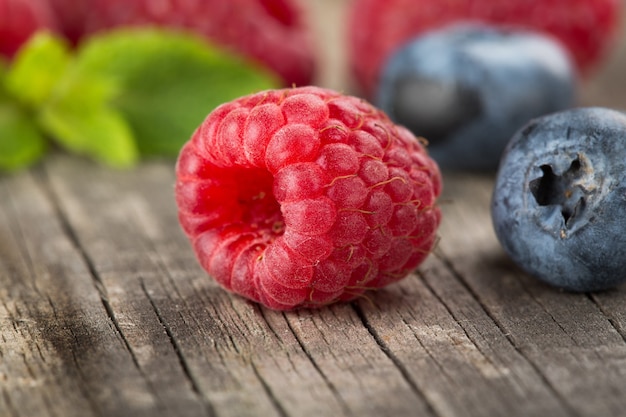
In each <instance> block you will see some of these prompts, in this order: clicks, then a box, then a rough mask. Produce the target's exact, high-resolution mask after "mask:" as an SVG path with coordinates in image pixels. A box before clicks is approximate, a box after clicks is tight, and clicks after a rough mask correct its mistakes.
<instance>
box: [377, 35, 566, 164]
mask: <svg viewBox="0 0 626 417" xmlns="http://www.w3.org/2000/svg"><path fill="white" fill-rule="evenodd" d="M576 84H577V77H576V75H575V70H574V69H573V66H572V63H571V61H570V59H569V56H568V55H567V53H566V52H565V51H564V50H563V48H562V47H561V45H560V44H559V43H557V42H555V41H553V40H552V39H551V38H548V37H546V36H544V35H540V34H537V33H535V32H528V31H522V30H506V29H503V28H494V27H490V26H487V25H482V24H472V25H469V24H456V25H451V26H446V27H444V28H440V29H438V30H434V31H431V32H428V33H425V34H423V35H422V36H419V37H417V38H416V39H415V40H413V41H412V42H410V43H408V44H407V45H405V46H404V47H402V48H400V49H399V50H398V51H396V52H395V53H394V54H393V55H392V56H391V57H390V59H389V61H388V62H387V64H386V66H385V68H384V71H383V74H382V78H381V83H380V88H379V90H378V96H377V101H376V104H377V105H378V106H379V107H380V108H381V109H382V110H383V111H385V112H386V113H387V114H388V115H389V116H390V117H391V119H392V120H394V121H395V122H397V123H400V124H402V125H404V126H406V127H408V128H409V129H411V131H412V132H413V133H414V134H416V135H418V136H423V137H425V138H426V139H427V140H428V142H429V144H430V146H429V152H430V155H431V156H432V157H433V158H434V159H435V160H436V161H437V162H438V163H439V166H440V167H442V168H452V169H479V170H495V169H496V168H497V166H498V161H499V160H500V155H501V153H502V151H503V150H504V147H505V146H506V144H507V142H508V141H509V139H510V138H511V136H512V135H513V134H514V133H515V132H516V131H517V129H519V128H520V127H521V126H522V125H524V124H525V123H526V122H527V121H528V120H530V119H532V118H535V117H538V116H541V115H544V114H548V113H552V112H555V111H558V110H563V109H566V108H569V107H571V106H572V105H573V104H574V101H575V90H576Z"/></svg>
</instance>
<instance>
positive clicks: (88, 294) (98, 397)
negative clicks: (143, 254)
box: [0, 173, 158, 416]
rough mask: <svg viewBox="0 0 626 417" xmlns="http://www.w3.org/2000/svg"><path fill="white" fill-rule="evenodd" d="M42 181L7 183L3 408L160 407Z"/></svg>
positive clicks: (114, 410) (32, 177) (1, 237)
mask: <svg viewBox="0 0 626 417" xmlns="http://www.w3.org/2000/svg"><path fill="white" fill-rule="evenodd" d="M36 174H37V173H35V174H31V173H23V174H20V175H17V176H14V177H4V178H2V179H1V180H0V201H2V202H3V203H2V205H1V206H0V280H1V281H0V282H1V284H0V288H1V289H0V301H1V303H0V323H1V324H0V334H2V341H3V343H2V344H1V345H0V350H1V351H2V359H3V360H2V365H1V366H2V368H3V369H2V371H1V372H2V375H3V380H4V383H3V399H4V404H5V405H6V409H7V410H9V412H10V413H11V415H15V416H40V415H41V416H48V415H49V416H74V415H76V416H90V415H99V414H101V413H106V414H109V415H114V414H115V415H125V414H124V409H126V408H128V407H129V405H132V404H136V403H142V404H144V405H145V404H153V403H154V404H156V403H157V402H158V399H157V398H156V397H155V396H154V395H152V394H151V392H150V390H149V389H147V387H146V386H145V381H144V380H143V377H142V376H141V374H140V373H139V372H138V370H137V368H136V367H135V366H134V365H133V362H132V359H131V356H130V355H129V352H128V351H127V350H126V348H125V346H124V344H123V343H122V340H121V338H120V335H119V334H118V333H117V332H116V330H115V328H114V326H113V325H112V323H111V321H110V319H109V316H108V315H107V312H106V309H105V308H104V306H103V303H102V300H101V296H100V294H99V291H98V290H97V289H96V286H95V285H94V281H93V277H92V276H91V274H90V271H89V268H88V266H87V265H86V263H85V262H84V259H83V257H82V255H81V253H80V251H79V250H77V248H76V247H75V246H74V242H73V241H72V239H71V238H70V237H69V236H68V234H67V233H66V231H65V226H64V225H63V223H62V222H61V221H60V219H59V217H58V216H57V213H56V208H55V206H54V204H53V202H52V201H51V200H50V198H49V196H48V192H47V190H46V189H45V187H42V185H41V181H40V180H39V178H36V177H38V175H36ZM111 364H115V365H116V368H115V369H116V370H117V371H116V372H115V373H113V372H111V369H112V368H111V366H110V365H111ZM114 382H115V383H114ZM137 393H140V394H141V395H136V394H137ZM114 398H115V399H116V400H115V401H113V400H112V399H114ZM146 414H148V413H146ZM136 415H142V414H141V413H137V414H136Z"/></svg>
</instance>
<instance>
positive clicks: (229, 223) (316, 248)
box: [176, 87, 441, 310]
mask: <svg viewBox="0 0 626 417" xmlns="http://www.w3.org/2000/svg"><path fill="white" fill-rule="evenodd" d="M176 174H177V182H176V201H177V204H178V209H179V219H180V223H181V226H182V228H183V229H184V231H185V232H186V234H187V235H188V236H189V239H190V240H191V242H192V246H193V248H194V250H195V252H196V255H197V257H198V259H199V262H200V264H201V265H202V266H203V267H204V268H205V269H206V271H207V272H208V273H209V275H211V276H212V277H213V278H214V279H215V280H216V281H217V282H218V283H219V284H221V285H222V286H223V287H224V288H226V289H229V290H231V291H233V292H235V293H237V294H240V295H242V296H244V297H247V298H249V299H251V300H254V301H256V302H259V303H262V304H264V305H266V306H268V307H270V308H274V309H281V310H284V309H291V308H295V307H315V306H321V305H326V304H329V303H332V302H335V301H348V300H352V299H354V298H356V297H358V296H360V295H361V294H362V293H363V292H364V291H366V290H367V289H372V288H379V287H383V286H385V285H387V284H390V283H392V282H395V281H398V280H400V279H402V278H404V277H405V276H406V275H407V274H408V273H410V272H411V271H412V270H414V269H415V268H416V267H417V266H418V265H419V264H420V263H421V262H422V260H423V259H425V258H426V256H427V255H428V253H429V252H430V251H431V249H432V247H433V245H434V242H435V238H436V230H437V227H438V224H439V221H440V211H439V208H438V207H437V205H436V198H437V197H438V195H439V194H440V191H441V177H440V173H439V170H438V167H437V165H436V163H435V162H434V161H433V160H432V159H430V158H429V156H428V155H427V153H426V150H425V148H424V147H423V145H422V144H421V143H420V142H419V141H418V140H417V139H416V138H415V137H414V136H413V135H412V134H411V133H410V132H409V131H408V130H407V129H405V128H403V127H400V126H396V125H394V124H393V123H392V122H391V121H390V120H389V119H388V118H387V117H386V116H385V115H384V113H382V112H381V111H380V110H378V109H376V108H374V107H373V106H372V105H370V104H369V103H367V102H365V101H363V100H361V99H358V98H355V97H351V96H344V95H341V94H339V93H337V92H334V91H332V90H327V89H322V88H318V87H301V88H293V89H284V90H271V91H264V92H260V93H257V94H253V95H250V96H246V97H242V98H239V99H237V100H234V101H232V102H229V103H225V104H223V105H221V106H219V107H218V108H217V109H215V110H214V111H213V112H212V113H211V114H209V116H208V117H207V118H206V120H205V121H204V122H203V123H202V124H201V125H200V127H199V128H198V129H197V130H196V132H195V133H194V134H193V136H192V138H191V139H190V140H189V141H188V142H187V143H186V144H185V146H184V147H183V149H182V150H181V153H180V155H179V159H178V162H177V167H176Z"/></svg>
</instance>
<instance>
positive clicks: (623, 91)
mask: <svg viewBox="0 0 626 417" xmlns="http://www.w3.org/2000/svg"><path fill="white" fill-rule="evenodd" d="M298 1H299V2H300V3H301V4H302V7H303V8H305V9H306V10H308V11H309V13H307V16H308V18H309V19H310V22H309V24H310V26H311V29H312V30H313V31H314V33H315V39H316V42H317V51H318V54H319V62H320V66H319V72H318V79H317V81H316V83H317V84H319V85H321V86H324V87H329V88H334V89H338V90H341V91H343V92H346V93H353V92H354V90H355V89H354V84H353V82H352V80H351V78H350V74H349V72H348V68H347V59H346V58H347V56H346V53H345V48H346V39H347V35H346V33H345V31H346V24H345V21H346V20H345V19H346V17H347V12H348V7H349V6H350V3H352V1H354V0H298ZM622 3H623V4H624V9H625V10H626V0H622ZM625 26H626V12H625V13H622V25H621V28H620V33H619V35H618V36H617V39H616V42H615V44H614V45H613V47H612V48H613V49H612V51H611V53H610V54H609V55H608V56H607V57H606V58H605V61H604V62H602V63H601V65H600V66H599V67H598V68H597V70H596V72H595V73H594V74H592V76H591V77H590V78H589V79H587V80H585V81H584V82H583V83H582V85H581V93H580V99H579V102H580V105H585V106H591V105H593V106H603V107H611V108H615V109H624V110H626V30H625V29H624V28H625Z"/></svg>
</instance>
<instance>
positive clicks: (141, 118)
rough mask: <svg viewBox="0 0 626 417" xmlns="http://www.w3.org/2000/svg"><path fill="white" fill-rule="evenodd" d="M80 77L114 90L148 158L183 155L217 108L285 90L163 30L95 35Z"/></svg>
mask: <svg viewBox="0 0 626 417" xmlns="http://www.w3.org/2000/svg"><path fill="white" fill-rule="evenodd" d="M76 70H77V73H78V74H81V76H83V77H84V78H85V79H102V80H109V81H110V82H111V83H112V84H114V85H116V87H117V94H116V96H115V98H114V99H113V101H112V102H111V104H112V105H113V106H114V107H115V108H116V109H118V110H119V111H120V112H121V114H122V115H123V116H124V118H125V119H126V120H127V121H128V122H129V124H130V126H131V128H132V130H133V132H134V133H135V138H136V140H137V144H138V147H139V149H140V151H141V153H142V154H144V155H170V156H175V155H177V154H178V152H179V150H180V148H181V147H182V145H183V144H184V143H185V142H186V141H187V140H188V139H189V137H190V136H191V134H192V133H193V131H194V130H195V129H196V128H197V126H198V125H199V124H200V123H201V122H202V120H204V118H205V117H206V116H207V114H208V113H209V112H210V111H211V110H213V109H214V108H215V107H217V106H218V105H220V104H222V103H224V102H226V101H230V100H232V99H234V98H237V97H240V96H242V95H246V94H250V93H253V92H257V91H261V90H265V89H270V88H276V87H278V86H279V85H280V83H279V81H278V78H277V77H275V76H274V75H273V74H271V73H269V72H267V71H266V70H264V69H262V68H260V67H257V66H254V65H253V64H251V63H250V62H248V61H245V60H243V59H242V58H239V57H236V56H234V55H231V54H228V53H226V52H224V51H222V50H220V49H218V48H215V47H213V46H211V45H210V44H208V43H207V42H206V41H205V40H203V39H199V38H197V37H195V36H192V35H189V34H183V33H179V32H168V31H165V30H158V29H119V30H116V31H112V32H107V33H105V34H102V35H98V36H95V37H93V38H92V39H91V40H90V41H88V42H87V43H86V44H85V45H83V47H82V48H81V49H80V50H79V54H78V58H77V69H76Z"/></svg>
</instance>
